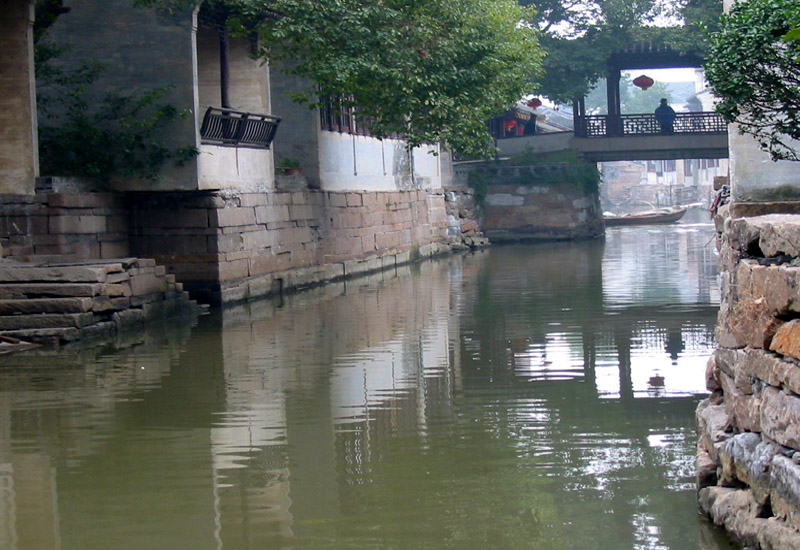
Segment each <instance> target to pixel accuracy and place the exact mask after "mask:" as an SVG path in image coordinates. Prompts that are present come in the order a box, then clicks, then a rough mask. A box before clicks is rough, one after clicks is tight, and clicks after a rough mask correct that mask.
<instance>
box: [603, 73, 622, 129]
mask: <svg viewBox="0 0 800 550" xmlns="http://www.w3.org/2000/svg"><path fill="white" fill-rule="evenodd" d="M621 76H622V75H621V73H620V70H619V69H618V68H616V67H611V68H610V69H609V71H608V77H607V78H606V92H607V101H608V126H607V129H606V133H607V134H608V135H609V136H620V135H622V123H621V121H620V118H619V117H620V113H621V111H622V106H621V104H620V103H621V98H620V93H619V81H620V78H621Z"/></svg>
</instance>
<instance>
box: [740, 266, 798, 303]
mask: <svg viewBox="0 0 800 550" xmlns="http://www.w3.org/2000/svg"><path fill="white" fill-rule="evenodd" d="M744 269H746V270H747V271H748V272H749V273H748V276H747V277H742V278H741V279H740V280H739V281H738V284H739V287H740V288H741V287H742V286H744V285H748V287H749V288H748V289H747V290H748V294H750V295H753V296H759V297H763V298H764V300H765V301H766V303H765V307H766V310H767V311H768V312H769V313H771V314H772V315H784V314H786V312H790V311H791V312H800V268H798V267H794V266H788V265H779V266H778V265H776V266H763V265H757V264H754V263H752V262H744ZM737 275H738V274H737Z"/></svg>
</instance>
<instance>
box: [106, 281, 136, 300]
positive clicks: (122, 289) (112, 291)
mask: <svg viewBox="0 0 800 550" xmlns="http://www.w3.org/2000/svg"><path fill="white" fill-rule="evenodd" d="M98 294H100V295H103V296H130V295H131V294H133V291H132V290H131V283H130V281H124V282H121V283H113V284H111V283H106V284H103V285H101V286H100V292H98Z"/></svg>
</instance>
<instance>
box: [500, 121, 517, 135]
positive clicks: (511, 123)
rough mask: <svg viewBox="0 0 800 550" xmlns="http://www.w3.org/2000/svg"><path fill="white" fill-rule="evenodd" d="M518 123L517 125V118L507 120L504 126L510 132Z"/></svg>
mask: <svg viewBox="0 0 800 550" xmlns="http://www.w3.org/2000/svg"><path fill="white" fill-rule="evenodd" d="M516 125H517V121H516V120H506V121H505V122H503V126H504V127H505V129H506V130H507V131H509V132H510V131H511V130H513V129H514V126H516Z"/></svg>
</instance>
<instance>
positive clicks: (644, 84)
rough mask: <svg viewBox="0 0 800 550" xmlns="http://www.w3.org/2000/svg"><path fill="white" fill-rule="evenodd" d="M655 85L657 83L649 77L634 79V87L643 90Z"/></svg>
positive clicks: (643, 76)
mask: <svg viewBox="0 0 800 550" xmlns="http://www.w3.org/2000/svg"><path fill="white" fill-rule="evenodd" d="M655 83H656V81H655V80H653V79H652V78H650V77H649V76H647V75H641V76H637V77H636V78H634V79H633V85H634V86H638V87H639V88H641V89H642V90H646V89H647V88H649V87H650V86H652V85H653V84H655Z"/></svg>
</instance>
